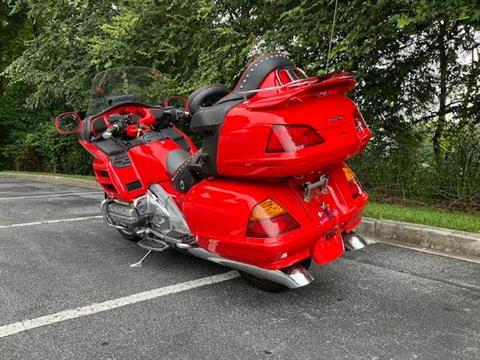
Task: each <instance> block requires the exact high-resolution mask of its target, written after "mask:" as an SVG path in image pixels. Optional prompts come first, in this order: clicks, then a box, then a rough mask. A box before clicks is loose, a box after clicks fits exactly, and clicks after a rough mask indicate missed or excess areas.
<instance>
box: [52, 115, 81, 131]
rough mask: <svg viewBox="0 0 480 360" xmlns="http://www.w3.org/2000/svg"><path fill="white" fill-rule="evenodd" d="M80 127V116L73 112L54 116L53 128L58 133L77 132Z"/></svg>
mask: <svg viewBox="0 0 480 360" xmlns="http://www.w3.org/2000/svg"><path fill="white" fill-rule="evenodd" d="M81 129H82V118H81V117H80V115H78V114H77V113H75V112H68V113H63V114H60V115H58V116H57V117H56V118H55V130H57V133H59V134H60V135H70V134H78V133H79V132H80V131H81Z"/></svg>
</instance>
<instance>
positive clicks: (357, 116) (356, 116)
mask: <svg viewBox="0 0 480 360" xmlns="http://www.w3.org/2000/svg"><path fill="white" fill-rule="evenodd" d="M353 121H355V127H356V128H357V131H358V132H361V131H363V130H365V129H366V128H367V123H366V122H365V119H364V118H363V116H362V113H361V112H360V110H358V108H357V107H356V106H355V110H353Z"/></svg>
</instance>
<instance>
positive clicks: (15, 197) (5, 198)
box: [0, 191, 103, 201]
mask: <svg viewBox="0 0 480 360" xmlns="http://www.w3.org/2000/svg"><path fill="white" fill-rule="evenodd" d="M90 194H103V192H101V191H88V192H76V193H66V194H55V193H53V194H44V195H30V196H11V197H4V198H0V201H2V200H21V199H41V198H54V197H62V196H75V195H90Z"/></svg>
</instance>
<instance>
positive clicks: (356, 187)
mask: <svg viewBox="0 0 480 360" xmlns="http://www.w3.org/2000/svg"><path fill="white" fill-rule="evenodd" d="M342 170H343V174H344V175H345V178H346V179H347V182H348V185H349V187H350V191H351V192H352V197H353V198H354V199H356V198H357V197H359V196H360V195H361V194H362V193H363V188H362V186H361V185H360V183H359V182H358V180H357V176H356V175H355V173H354V172H353V171H352V169H350V168H349V167H348V166H344V167H343V169H342Z"/></svg>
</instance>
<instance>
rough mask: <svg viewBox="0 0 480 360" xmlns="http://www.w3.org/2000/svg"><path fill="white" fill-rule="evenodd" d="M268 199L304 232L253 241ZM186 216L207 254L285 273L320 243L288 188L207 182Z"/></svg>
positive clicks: (192, 197) (189, 198) (194, 192)
mask: <svg viewBox="0 0 480 360" xmlns="http://www.w3.org/2000/svg"><path fill="white" fill-rule="evenodd" d="M268 198H271V199H273V200H274V201H275V202H277V203H279V204H280V205H281V206H282V207H283V208H285V209H287V211H288V212H289V213H290V214H291V215H292V216H293V217H294V218H295V220H297V222H299V223H300V224H301V227H300V228H299V229H296V230H293V231H291V232H288V233H285V234H282V235H280V236H278V237H274V238H253V237H247V236H246V229H247V224H248V220H249V218H250V214H251V212H252V209H253V207H254V206H255V205H256V204H258V203H260V202H262V201H264V200H266V199H268ZM183 212H184V215H185V218H186V220H187V222H188V225H189V227H190V229H191V230H192V232H193V233H194V234H195V235H196V236H197V241H198V243H199V245H200V246H202V247H203V248H205V249H207V250H209V251H211V252H215V253H217V254H220V255H222V256H225V257H228V258H231V259H235V260H240V261H244V262H248V263H250V264H254V265H257V266H261V267H264V268H269V269H278V268H283V267H286V266H289V265H291V264H293V263H296V262H299V261H302V260H304V259H305V258H308V257H310V252H311V249H312V247H313V245H314V243H315V241H316V240H317V239H318V238H320V233H319V231H318V229H317V228H316V226H314V224H312V222H311V219H310V217H309V216H308V215H307V214H306V212H305V210H304V209H303V207H302V205H301V204H300V202H299V201H298V199H297V197H296V195H295V194H294V192H293V189H291V188H290V185H289V184H288V183H267V182H265V183H248V182H238V181H234V180H224V179H210V180H204V181H203V182H201V183H200V184H198V185H196V186H195V187H194V188H192V189H191V190H190V191H189V192H188V194H187V195H186V197H185V201H184V204H183ZM342 250H343V249H342Z"/></svg>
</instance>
